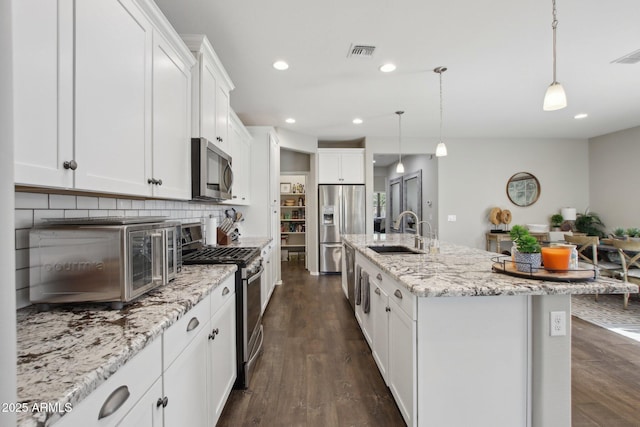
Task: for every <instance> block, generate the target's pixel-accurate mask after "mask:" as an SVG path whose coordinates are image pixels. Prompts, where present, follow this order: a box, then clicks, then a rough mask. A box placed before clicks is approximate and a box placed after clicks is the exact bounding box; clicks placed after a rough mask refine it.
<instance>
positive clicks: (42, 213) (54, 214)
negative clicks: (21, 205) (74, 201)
mask: <svg viewBox="0 0 640 427" xmlns="http://www.w3.org/2000/svg"><path fill="white" fill-rule="evenodd" d="M45 218H64V211H63V210H62V209H37V210H35V211H33V223H34V225H40V224H42V223H44V219H45Z"/></svg>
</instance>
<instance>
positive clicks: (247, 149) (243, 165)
mask: <svg viewBox="0 0 640 427" xmlns="http://www.w3.org/2000/svg"><path fill="white" fill-rule="evenodd" d="M229 117H230V122H229V141H230V143H231V144H230V145H231V151H230V153H229V154H230V155H231V157H232V161H233V164H232V167H233V187H232V189H231V194H232V198H231V200H226V201H225V203H226V204H231V205H248V204H250V203H251V140H252V137H251V134H249V131H248V130H247V128H246V127H245V126H244V124H242V122H241V121H240V119H239V118H238V116H237V115H236V113H235V112H234V111H233V110H231V111H230V114H229Z"/></svg>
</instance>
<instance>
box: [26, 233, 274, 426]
mask: <svg viewBox="0 0 640 427" xmlns="http://www.w3.org/2000/svg"><path fill="white" fill-rule="evenodd" d="M263 240H265V239H263ZM266 240H267V241H268V239H266ZM236 269H237V267H236V266H235V265H190V266H184V267H183V268H182V272H181V273H179V274H178V277H177V278H176V279H175V280H174V281H172V282H171V283H169V284H168V285H166V286H162V287H159V288H157V289H154V290H152V291H150V292H149V293H147V294H145V295H144V296H142V297H140V298H138V299H136V300H134V301H133V302H131V303H128V304H125V306H124V308H123V309H122V310H111V309H109V308H107V306H106V305H99V304H75V305H60V306H57V307H54V308H53V309H52V310H51V311H47V312H41V313H39V312H37V311H36V309H35V308H34V307H33V306H31V307H26V308H24V309H20V310H18V311H17V347H18V348H17V350H18V366H17V381H18V393H17V394H18V402H20V403H28V407H32V406H33V404H34V403H38V404H39V403H42V402H50V403H57V407H64V404H65V403H71V404H72V405H75V404H77V403H78V402H80V401H81V400H82V399H84V398H85V397H87V396H88V395H89V393H91V392H92V391H93V390H95V389H96V388H97V387H98V386H99V385H100V384H102V383H103V382H104V381H105V380H106V379H107V378H109V377H110V376H111V375H112V374H113V373H115V371H116V370H117V369H118V368H120V367H121V366H122V365H124V364H125V363H126V362H127V361H128V360H130V359H131V358H132V357H133V356H135V355H136V354H137V353H138V352H139V351H141V350H142V349H143V348H145V347H146V346H147V345H148V344H149V343H151V342H152V341H153V340H155V339H157V338H158V337H160V335H161V334H162V332H163V331H164V330H165V329H167V328H168V327H169V326H171V325H172V324H173V323H175V322H176V321H177V320H178V319H179V318H181V317H182V316H184V314H185V313H186V312H187V311H189V310H190V309H191V308H192V307H194V306H195V305H196V304H197V303H198V302H200V301H201V300H203V299H204V298H205V297H206V296H207V295H208V294H210V293H211V291H212V290H213V289H215V288H216V287H217V286H218V285H220V284H221V283H222V282H223V281H224V280H225V279H227V278H228V277H229V276H231V275H233V274H234V272H235V271H236ZM52 415H53V414H51V413H45V412H40V413H19V414H18V425H19V426H41V425H45V421H46V420H47V419H48V418H50V417H51V416H52Z"/></svg>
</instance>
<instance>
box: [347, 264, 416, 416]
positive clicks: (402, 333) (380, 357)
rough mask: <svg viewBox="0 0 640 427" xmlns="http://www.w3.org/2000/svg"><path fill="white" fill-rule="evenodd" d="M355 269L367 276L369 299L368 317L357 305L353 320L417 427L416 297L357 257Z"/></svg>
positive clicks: (389, 384) (396, 395)
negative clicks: (356, 321)
mask: <svg viewBox="0 0 640 427" xmlns="http://www.w3.org/2000/svg"><path fill="white" fill-rule="evenodd" d="M356 265H358V266H360V268H361V269H362V271H365V272H367V274H369V286H370V299H371V301H370V311H369V313H364V309H363V305H362V304H361V305H356V310H355V313H356V318H357V319H358V323H360V327H361V328H362V332H363V335H364V336H365V338H366V340H367V341H368V343H369V346H370V347H371V353H372V355H373V358H374V360H375V362H376V365H378V369H379V370H380V374H381V375H382V377H383V378H384V380H385V382H386V384H387V386H388V387H389V389H390V390H391V394H392V395H393V397H394V399H395V401H396V404H397V405H398V408H399V409H400V413H401V414H402V417H403V418H404V420H405V422H406V423H407V425H408V426H413V425H417V419H416V412H417V411H416V398H417V375H416V373H417V370H416V369H417V366H416V360H417V357H416V354H417V341H416V340H417V335H416V333H417V329H416V313H417V307H416V306H417V300H416V296H415V295H413V294H411V293H410V292H408V291H407V290H406V289H405V288H404V287H402V286H400V285H398V284H396V282H395V281H394V280H393V279H391V278H390V277H389V276H388V275H386V274H385V273H383V272H382V271H381V270H380V269H379V268H378V267H376V266H375V265H374V264H373V263H371V262H370V261H369V260H367V259H365V258H364V257H363V256H362V255H360V254H359V253H357V254H356Z"/></svg>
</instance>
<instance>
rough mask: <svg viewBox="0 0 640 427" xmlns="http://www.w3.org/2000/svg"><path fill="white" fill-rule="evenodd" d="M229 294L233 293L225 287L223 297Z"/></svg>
mask: <svg viewBox="0 0 640 427" xmlns="http://www.w3.org/2000/svg"><path fill="white" fill-rule="evenodd" d="M229 292H231V291H230V290H229V288H227V287H226V286H225V287H224V289H223V290H222V295H223V296H224V295H227V294H228V293H229Z"/></svg>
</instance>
